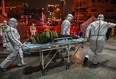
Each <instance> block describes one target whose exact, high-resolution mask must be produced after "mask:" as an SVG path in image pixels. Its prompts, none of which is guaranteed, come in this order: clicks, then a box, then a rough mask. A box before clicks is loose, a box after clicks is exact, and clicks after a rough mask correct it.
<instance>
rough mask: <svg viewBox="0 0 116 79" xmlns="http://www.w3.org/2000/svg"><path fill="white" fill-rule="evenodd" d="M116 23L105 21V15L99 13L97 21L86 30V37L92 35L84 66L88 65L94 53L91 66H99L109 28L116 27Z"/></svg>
mask: <svg viewBox="0 0 116 79" xmlns="http://www.w3.org/2000/svg"><path fill="white" fill-rule="evenodd" d="M115 26H116V24H115V23H110V22H106V21H104V15H102V14H99V15H98V17H97V21H94V22H92V23H91V24H90V25H89V26H88V27H87V30H86V39H88V38H89V37H90V48H89V50H88V52H87V54H86V55H85V57H84V61H83V66H87V64H88V60H89V59H90V57H91V55H92V64H91V67H98V64H99V63H100V58H101V57H100V56H101V53H102V51H103V49H104V45H105V40H106V32H107V30H108V28H112V27H115Z"/></svg>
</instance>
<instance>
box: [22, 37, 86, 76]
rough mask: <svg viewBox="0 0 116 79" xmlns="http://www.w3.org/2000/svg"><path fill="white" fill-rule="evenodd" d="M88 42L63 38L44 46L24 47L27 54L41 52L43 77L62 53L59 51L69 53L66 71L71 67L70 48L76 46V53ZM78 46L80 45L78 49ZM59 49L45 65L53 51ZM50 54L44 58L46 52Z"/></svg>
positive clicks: (26, 44) (28, 45) (27, 45)
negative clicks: (49, 66)
mask: <svg viewBox="0 0 116 79" xmlns="http://www.w3.org/2000/svg"><path fill="white" fill-rule="evenodd" d="M84 42H86V41H85V40H84V39H83V38H79V39H72V37H63V38H56V39H54V40H53V42H49V43H44V44H30V43H25V45H24V46H23V50H24V51H25V52H30V53H31V52H39V54H40V66H41V67H42V75H45V74H46V73H47V72H46V68H47V66H48V65H49V64H50V63H51V61H52V60H53V58H54V57H55V56H56V55H57V54H58V53H59V52H60V51H59V50H63V49H65V50H66V53H67V65H66V69H69V67H70V56H69V55H70V48H71V46H75V47H76V50H75V53H76V52H77V51H78V50H79V48H80V47H81V46H83V43H84ZM77 45H80V46H78V47H77ZM55 49H57V51H56V52H55V54H54V55H53V56H52V58H51V59H50V60H49V61H48V62H47V63H45V61H46V59H47V57H48V56H49V55H50V54H51V52H52V50H55ZM48 50H49V52H48V54H47V55H46V56H45V57H44V55H43V54H44V51H48Z"/></svg>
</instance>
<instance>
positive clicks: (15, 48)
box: [0, 18, 25, 68]
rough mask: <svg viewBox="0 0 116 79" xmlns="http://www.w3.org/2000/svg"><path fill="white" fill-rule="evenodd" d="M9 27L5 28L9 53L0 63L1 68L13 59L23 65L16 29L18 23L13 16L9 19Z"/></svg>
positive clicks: (20, 45) (5, 66) (20, 44)
mask: <svg viewBox="0 0 116 79" xmlns="http://www.w3.org/2000/svg"><path fill="white" fill-rule="evenodd" d="M8 25H9V27H8V28H7V29H6V34H5V36H6V41H7V45H6V49H7V51H8V52H9V53H10V54H9V55H8V56H7V58H6V59H5V60H4V61H3V62H2V63H1V64H0V67H1V68H7V67H8V66H9V65H10V64H11V63H12V62H13V61H14V60H15V59H16V60H17V65H18V66H21V65H25V63H24V61H23V51H22V48H21V47H22V43H21V42H20V35H19V33H18V31H17V29H16V26H17V25H18V23H17V20H16V19H15V18H11V19H9V22H8Z"/></svg>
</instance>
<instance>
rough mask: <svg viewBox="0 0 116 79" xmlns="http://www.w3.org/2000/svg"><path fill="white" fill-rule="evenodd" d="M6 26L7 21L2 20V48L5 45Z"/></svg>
mask: <svg viewBox="0 0 116 79" xmlns="http://www.w3.org/2000/svg"><path fill="white" fill-rule="evenodd" d="M7 27H8V25H7V21H6V20H4V21H3V25H1V36H2V44H3V48H5V47H6V38H5V31H6V29H7Z"/></svg>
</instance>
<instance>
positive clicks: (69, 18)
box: [66, 14, 73, 22]
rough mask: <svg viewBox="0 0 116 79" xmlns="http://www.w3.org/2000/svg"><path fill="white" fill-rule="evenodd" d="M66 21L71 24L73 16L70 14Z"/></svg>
mask: <svg viewBox="0 0 116 79" xmlns="http://www.w3.org/2000/svg"><path fill="white" fill-rule="evenodd" d="M66 19H67V20H68V21H70V22H71V21H72V19H73V15H72V14H68V15H67V17H66Z"/></svg>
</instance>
